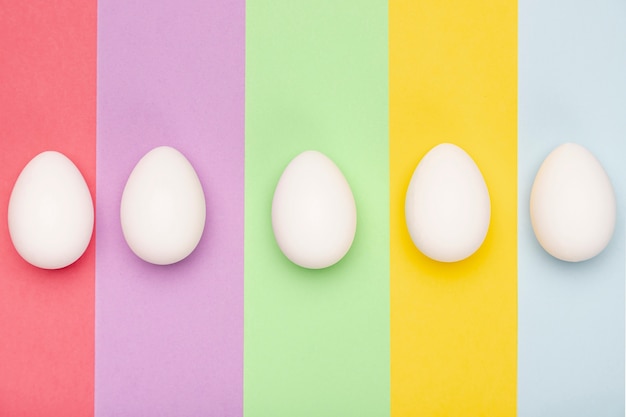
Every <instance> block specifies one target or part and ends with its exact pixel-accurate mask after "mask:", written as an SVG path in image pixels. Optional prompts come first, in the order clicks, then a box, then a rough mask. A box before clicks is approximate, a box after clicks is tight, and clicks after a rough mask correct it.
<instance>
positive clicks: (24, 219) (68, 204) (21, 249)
mask: <svg viewBox="0 0 626 417" xmlns="http://www.w3.org/2000/svg"><path fill="white" fill-rule="evenodd" d="M8 226H9V234H10V236H11V241H12V242H13V246H15V249H16V250H17V252H18V253H19V254H20V256H21V257H22V258H24V260H26V261H27V262H29V263H30V264H32V265H34V266H37V267H39V268H43V269H59V268H64V267H66V266H68V265H70V264H72V263H74V262H75V261H76V260H78V258H80V257H81V256H82V254H83V253H84V252H85V250H86V249H87V246H88V245H89V242H90V240H91V235H92V233H93V226H94V208H93V201H92V199H91V194H90V193H89V188H88V187H87V183H86V182H85V179H84V178H83V176H82V174H81V173H80V171H79V170H78V168H77V167H76V165H74V163H73V162H72V161H70V160H69V158H67V157H66V156H65V155H63V154H62V153H60V152H56V151H46V152H42V153H40V154H39V155H37V156H35V157H34V158H33V159H32V160H31V161H30V162H29V163H28V164H27V165H26V166H25V167H24V169H23V170H22V172H21V173H20V175H19V177H18V178H17V181H16V182H15V185H14V186H13V191H12V192H11V197H10V199H9V207H8Z"/></svg>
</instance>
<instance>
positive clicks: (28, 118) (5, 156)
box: [0, 0, 96, 417]
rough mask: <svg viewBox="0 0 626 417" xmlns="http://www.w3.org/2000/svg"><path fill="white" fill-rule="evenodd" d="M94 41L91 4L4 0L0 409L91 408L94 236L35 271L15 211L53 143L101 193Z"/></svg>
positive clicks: (28, 412) (38, 412)
mask: <svg viewBox="0 0 626 417" xmlns="http://www.w3.org/2000/svg"><path fill="white" fill-rule="evenodd" d="M77 34H78V35H77ZM95 42H96V3H95V2H93V1H78V0H61V1H56V2H47V1H29V2H13V1H0V416H11V417H13V416H16V417H18V416H50V417H54V416H70V415H73V416H80V415H90V414H91V413H93V384H94V383H93V363H94V306H93V305H94V304H93V303H94V260H95V252H94V244H93V240H92V242H91V244H90V245H89V247H88V248H87V251H86V252H85V254H84V255H83V257H82V258H80V259H79V260H78V261H77V262H76V263H75V264H74V265H72V266H71V267H70V268H67V269H63V270H59V271H48V270H42V269H39V268H35V267H34V266H31V265H30V264H28V263H26V262H25V261H24V260H23V259H22V258H21V257H20V256H19V255H18V253H17V252H16V251H15V249H14V248H13V244H12V243H11V240H10V237H9V231H8V225H7V208H8V204H9V197H10V195H11V190H12V189H13V184H14V183H15V181H16V180H17V177H18V175H19V174H20V172H21V170H22V169H23V168H24V166H25V165H26V164H27V163H28V162H29V161H30V160H31V159H32V158H33V157H35V156H36V155H38V154H39V153H41V152H43V151H47V150H57V151H60V152H63V153H64V154H65V155H67V156H68V157H69V158H70V159H71V160H72V161H73V162H74V164H76V166H77V167H78V169H79V170H80V171H81V173H82V174H83V176H84V178H85V180H86V182H87V185H88V186H89V189H90V191H91V193H92V197H94V196H95V177H96V167H95V162H96V155H95V151H96V147H95V139H96V131H95V121H96V49H95Z"/></svg>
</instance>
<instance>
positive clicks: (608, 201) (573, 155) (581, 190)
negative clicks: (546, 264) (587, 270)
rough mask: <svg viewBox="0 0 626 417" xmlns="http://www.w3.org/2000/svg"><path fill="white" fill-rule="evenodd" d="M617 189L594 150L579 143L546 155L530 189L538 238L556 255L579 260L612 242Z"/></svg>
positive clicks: (545, 247)
mask: <svg viewBox="0 0 626 417" xmlns="http://www.w3.org/2000/svg"><path fill="white" fill-rule="evenodd" d="M616 210H617V208H616V201H615V192H614V191H613V186H612V185H611V180H610V179H609V176H608V175H607V173H606V171H605V170H604V168H603V167H602V165H601V164H600V161H598V160H597V159H596V158H595V156H593V154H592V153H591V152H589V151H588V150H587V149H586V148H584V147H583V146H581V145H578V144H575V143H565V144H563V145H561V146H559V147H557V148H556V149H554V150H553V151H552V152H551V153H550V154H549V155H548V156H547V157H546V159H545V161H543V163H542V164H541V167H540V168H539V171H538V172H537V175H536V177H535V182H534V183H533V187H532V191H531V194H530V218H531V222H532V227H533V230H534V232H535V236H536V237H537V240H538V241H539V244H540V245H541V246H542V247H543V248H544V249H545V250H546V252H548V253H549V254H551V255H552V256H554V257H555V258H558V259H561V260H563V261H569V262H580V261H584V260H587V259H590V258H593V257H594V256H596V255H598V254H599V253H600V252H602V250H604V248H605V247H606V246H607V245H608V244H609V241H610V240H611V237H612V236H613V231H614V230H615V221H616Z"/></svg>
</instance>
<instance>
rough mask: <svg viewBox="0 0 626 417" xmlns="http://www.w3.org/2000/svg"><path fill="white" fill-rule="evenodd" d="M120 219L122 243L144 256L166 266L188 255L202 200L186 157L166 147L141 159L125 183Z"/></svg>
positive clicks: (200, 224) (197, 233)
mask: <svg viewBox="0 0 626 417" xmlns="http://www.w3.org/2000/svg"><path fill="white" fill-rule="evenodd" d="M120 219H121V223H122V231H123V233H124V238H125V239H126V242H127V243H128V246H129V247H130V248H131V250H132V251H133V252H134V253H135V254H136V255H137V256H138V257H140V258H141V259H143V260H144V261H146V262H150V263H153V264H157V265H168V264H173V263H176V262H179V261H181V260H182V259H184V258H186V257H187V256H189V254H191V252H193V250H194V249H195V248H196V246H197V245H198V243H199V242H200V238H201V237H202V233H203V231H204V224H205V221H206V202H205V198H204V192H203V190H202V185H201V184H200V180H199V179H198V175H197V174H196V171H195V170H194V169H193V167H192V166H191V164H190V163H189V161H188V160H187V158H185V156H184V155H183V154H182V153H180V152H179V151H177V150H176V149H174V148H171V147H169V146H161V147H158V148H154V149H153V150H151V151H150V152H148V153H147V154H146V155H145V156H144V157H143V158H141V160H140V161H139V162H138V163H137V165H136V166H135V168H134V169H133V171H132V172H131V174H130V176H129V177H128V181H127V182H126V187H125V188H124V192H123V194H122V203H121V206H120Z"/></svg>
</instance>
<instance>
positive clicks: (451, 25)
mask: <svg viewBox="0 0 626 417" xmlns="http://www.w3.org/2000/svg"><path fill="white" fill-rule="evenodd" d="M389 55H390V61H389V63H390V67H389V73H390V193H391V207H390V208H391V213H390V216H391V230H390V238H391V259H390V261H391V412H392V416H396V417H400V416H402V417H404V416H418V415H419V416H423V417H427V416H483V415H484V416H499V417H505V416H514V415H515V412H516V411H515V410H516V332H517V322H516V317H517V316H516V314H517V292H516V291H517V264H516V262H517V242H516V240H517V237H516V206H517V202H516V199H517V178H516V173H517V163H516V159H517V158H516V151H517V125H516V123H517V121H516V120H517V3H516V2H515V1H493V0H466V1H431V0H417V1H415V0H413V1H394V0H392V1H390V5H389ZM442 142H451V143H454V144H457V145H459V146H461V147H462V148H463V149H465V151H467V152H468V153H469V154H470V155H471V156H472V158H473V159H474V161H475V162H476V163H477V165H478V167H479V168H480V170H481V171H482V173H483V176H484V177H485V181H486V182H487V186H488V188H489V192H490V196H491V209H492V217H491V225H490V229H489V233H488V235H487V239H486V240H485V243H484V244H483V246H482V248H481V249H480V250H479V251H478V252H477V253H475V254H474V255H473V256H472V257H471V258H469V259H467V260H465V261H462V262H458V263H455V264H443V263H438V262H435V261H431V260H429V259H428V258H426V257H425V256H423V255H422V254H420V253H419V252H418V250H417V249H416V248H415V246H414V245H413V243H412V241H411V239H410V237H409V234H408V231H407V229H406V224H405V221H404V199H405V194H406V190H407V187H408V184H409V180H410V178H411V175H412V173H413V170H414V169H415V167H416V165H417V163H418V162H419V161H420V159H421V158H422V157H423V156H424V155H425V154H426V152H428V150H430V149H431V148H432V147H434V146H435V145H437V144H439V143H442Z"/></svg>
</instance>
